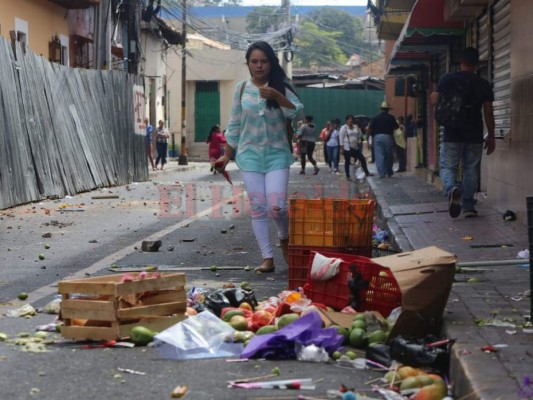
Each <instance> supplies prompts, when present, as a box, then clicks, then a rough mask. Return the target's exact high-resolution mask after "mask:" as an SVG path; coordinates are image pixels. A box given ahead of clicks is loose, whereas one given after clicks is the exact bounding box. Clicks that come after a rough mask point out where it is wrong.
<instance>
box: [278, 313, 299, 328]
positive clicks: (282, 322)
mask: <svg viewBox="0 0 533 400" xmlns="http://www.w3.org/2000/svg"><path fill="white" fill-rule="evenodd" d="M298 318H300V315H298V314H296V313H292V314H285V315H282V316H281V317H280V318H279V320H278V329H281V328H283V327H284V326H287V325H289V324H290V323H291V322H293V321H296V320H297V319H298Z"/></svg>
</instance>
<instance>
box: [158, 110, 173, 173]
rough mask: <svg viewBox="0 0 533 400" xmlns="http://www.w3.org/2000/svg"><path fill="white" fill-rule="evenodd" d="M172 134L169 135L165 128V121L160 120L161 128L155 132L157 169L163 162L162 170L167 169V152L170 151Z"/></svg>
mask: <svg viewBox="0 0 533 400" xmlns="http://www.w3.org/2000/svg"><path fill="white" fill-rule="evenodd" d="M169 137H170V134H169V133H168V130H167V128H165V121H163V120H160V121H159V126H158V127H157V128H156V130H155V148H156V151H157V158H156V160H155V168H156V169H157V166H158V165H159V161H161V170H163V169H164V168H165V164H166V163H167V150H168V139H169Z"/></svg>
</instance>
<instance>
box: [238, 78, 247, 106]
mask: <svg viewBox="0 0 533 400" xmlns="http://www.w3.org/2000/svg"><path fill="white" fill-rule="evenodd" d="M245 87H246V81H244V82H243V83H242V85H241V95H240V96H239V99H240V101H242V95H243V93H244V88H245Z"/></svg>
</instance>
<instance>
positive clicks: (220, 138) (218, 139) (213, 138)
mask: <svg viewBox="0 0 533 400" xmlns="http://www.w3.org/2000/svg"><path fill="white" fill-rule="evenodd" d="M205 142H206V143H208V144H209V162H210V163H211V172H214V173H215V174H216V171H214V165H215V162H216V160H218V159H219V158H220V157H221V156H222V145H223V144H225V143H226V138H225V137H224V135H223V134H222V132H221V130H220V127H219V126H218V125H214V126H213V127H212V128H211V130H210V131H209V135H208V136H207V140H206V141H205Z"/></svg>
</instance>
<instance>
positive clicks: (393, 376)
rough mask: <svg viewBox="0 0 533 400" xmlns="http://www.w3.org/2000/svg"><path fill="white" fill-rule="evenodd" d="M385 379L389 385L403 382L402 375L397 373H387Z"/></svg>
mask: <svg viewBox="0 0 533 400" xmlns="http://www.w3.org/2000/svg"><path fill="white" fill-rule="evenodd" d="M383 379H385V382H387V383H392V382H399V381H401V380H402V378H401V377H400V375H399V374H398V373H397V372H395V371H389V372H387V373H386V374H385V376H384V377H383Z"/></svg>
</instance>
